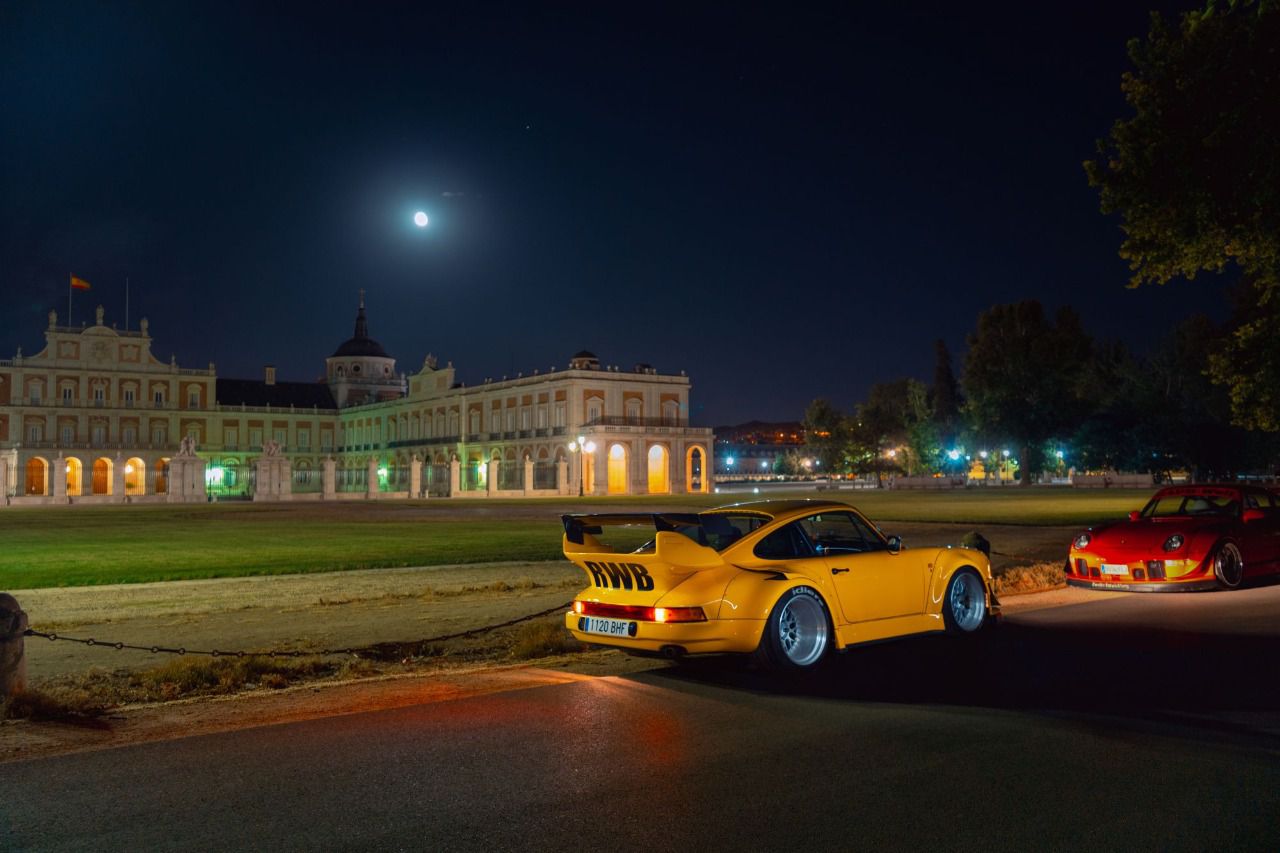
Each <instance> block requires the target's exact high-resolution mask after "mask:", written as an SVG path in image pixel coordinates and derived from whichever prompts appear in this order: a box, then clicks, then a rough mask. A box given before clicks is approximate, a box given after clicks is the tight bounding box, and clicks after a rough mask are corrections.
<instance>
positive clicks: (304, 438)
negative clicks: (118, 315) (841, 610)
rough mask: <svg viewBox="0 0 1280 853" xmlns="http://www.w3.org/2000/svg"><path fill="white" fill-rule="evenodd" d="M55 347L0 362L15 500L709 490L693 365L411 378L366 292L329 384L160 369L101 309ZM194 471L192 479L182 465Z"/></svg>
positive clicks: (53, 323) (4, 476)
mask: <svg viewBox="0 0 1280 853" xmlns="http://www.w3.org/2000/svg"><path fill="white" fill-rule="evenodd" d="M44 337H45V347H44V349H43V350H42V351H41V352H39V353H37V354H36V355H33V356H24V355H23V354H22V351H21V350H20V349H19V350H18V352H17V355H16V356H15V357H14V358H13V359H11V360H7V361H5V360H0V486H2V487H3V489H2V491H3V494H4V495H5V498H6V500H5V503H7V504H10V505H12V504H40V503H76V502H83V503H113V502H134V501H139V502H151V501H172V500H206V499H210V498H212V499H223V498H232V497H253V498H255V499H258V500H263V499H281V500H284V499H288V500H300V499H308V498H310V499H316V500H323V499H344V498H347V499H357V498H377V497H425V496H428V495H434V496H441V497H443V496H449V497H472V496H482V495H487V496H494V495H498V496H517V495H522V496H538V495H568V494H578V493H579V492H580V491H581V492H582V493H583V494H588V495H598V496H607V495H637V494H673V493H675V494H678V493H687V492H708V491H710V489H711V465H710V459H711V456H710V453H711V449H712V433H711V430H710V429H704V428H696V427H691V426H690V425H689V422H688V412H689V390H690V384H689V379H688V377H687V376H685V375H683V373H681V374H680V375H669V374H662V373H658V372H657V371H656V370H655V369H654V368H652V367H649V366H647V365H637V366H636V367H635V368H633V369H632V370H630V371H626V370H621V369H619V368H617V367H608V366H602V365H601V363H600V361H599V359H597V358H596V357H595V356H594V355H593V354H591V353H588V352H580V353H578V354H577V355H576V356H574V358H573V359H571V360H570V362H569V364H568V366H567V367H565V368H562V369H552V370H549V371H547V372H539V371H537V370H534V371H532V372H531V373H529V374H521V375H518V376H516V377H515V378H506V377H504V378H503V379H501V380H497V381H493V380H485V381H484V382H482V383H480V384H478V385H473V386H467V385H465V384H464V383H462V382H459V381H458V380H457V379H456V376H455V374H456V371H455V369H454V367H453V364H452V363H447V364H445V365H444V366H440V365H439V364H438V363H437V361H436V359H434V358H433V357H431V356H428V357H427V358H426V359H425V360H424V362H423V364H422V366H421V368H420V369H419V370H418V371H417V372H416V373H413V374H409V375H406V374H404V373H397V372H396V362H395V359H394V358H393V357H391V356H390V355H389V354H387V353H386V351H385V350H384V349H383V348H382V346H381V345H380V344H379V343H378V342H377V341H376V340H374V339H373V338H372V337H370V335H369V329H368V319H367V316H366V309H365V305H364V297H363V293H362V294H361V299H360V304H359V308H358V311H357V316H356V323H355V330H354V334H353V335H352V337H351V338H350V339H348V340H347V341H345V342H343V343H342V344H341V345H339V346H338V348H337V349H336V350H335V351H334V353H333V355H331V356H330V357H329V358H327V359H326V360H325V380H324V381H321V382H285V381H278V380H277V379H276V375H275V368H273V367H270V366H268V367H266V368H265V369H264V372H263V376H262V377H261V378H260V379H254V380H246V379H229V378H228V379H224V378H220V377H219V376H218V375H217V371H216V368H215V365H213V364H212V363H211V364H209V365H208V367H207V368H204V369H190V368H183V367H179V366H178V364H177V363H176V362H175V361H173V360H170V361H169V362H167V363H166V362H163V361H160V360H159V359H157V358H156V357H155V356H154V355H153V353H152V338H151V335H150V329H149V326H148V323H147V321H146V320H145V319H144V320H142V322H141V323H140V324H139V329H138V330H137V331H121V330H118V329H116V328H114V327H113V326H108V325H106V323H105V322H104V312H103V309H102V308H101V307H99V308H98V309H97V312H96V321H95V323H94V324H93V325H91V326H84V327H80V328H75V327H66V326H59V325H58V317H57V313H56V312H53V311H51V312H49V325H48V327H47V328H46V329H45V332H44ZM579 439H582V441H580V440H579ZM184 449H185V452H184ZM197 463H198V465H199V467H200V469H201V470H200V477H199V478H198V479H197V480H196V481H195V482H196V483H197V486H192V485H191V484H190V475H189V473H187V472H186V470H185V469H187V468H190V467H191V465H193V464H197ZM179 464H180V465H181V467H183V468H184V471H183V474H182V482H183V483H186V485H185V486H183V487H182V488H181V490H180V489H179V488H178V481H179V478H178V477H177V472H175V471H174V466H175V465H179ZM268 477H269V478H270V482H268ZM201 481H202V482H201ZM180 491H181V493H179V492H180Z"/></svg>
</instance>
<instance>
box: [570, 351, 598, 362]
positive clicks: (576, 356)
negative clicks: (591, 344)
mask: <svg viewBox="0 0 1280 853" xmlns="http://www.w3.org/2000/svg"><path fill="white" fill-rule="evenodd" d="M573 358H574V360H575V361H576V360H578V359H580V358H587V359H590V360H591V361H599V360H600V359H598V358H596V354H595V353H593V352H588V351H587V350H582V351H581V352H577V353H574V356H573Z"/></svg>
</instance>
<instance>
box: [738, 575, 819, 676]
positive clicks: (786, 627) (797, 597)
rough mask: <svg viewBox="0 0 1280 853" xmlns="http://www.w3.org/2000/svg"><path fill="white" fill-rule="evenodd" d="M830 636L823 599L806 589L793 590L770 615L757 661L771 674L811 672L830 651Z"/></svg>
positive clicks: (779, 602) (758, 650)
mask: <svg viewBox="0 0 1280 853" xmlns="http://www.w3.org/2000/svg"><path fill="white" fill-rule="evenodd" d="M831 634H832V631H831V617H830V615H829V614H828V612H827V604H826V602H825V601H823V600H822V596H821V595H819V594H818V592H817V590H814V589H812V588H810V587H807V586H797V587H793V588H792V589H789V590H787V591H786V592H785V593H783V594H782V597H781V598H779V599H778V603H777V604H775V605H773V610H771V611H770V612H769V618H768V619H767V620H766V621H765V624H764V634H763V635H762V636H761V637H760V645H759V647H758V648H757V649H756V660H757V661H758V662H759V663H760V664H761V665H762V666H763V667H765V668H766V669H769V670H772V671H774V672H787V673H801V672H812V671H813V670H814V669H816V668H817V666H818V665H819V664H821V663H822V660H823V658H824V657H826V654H827V651H828V650H829V649H830V648H831Z"/></svg>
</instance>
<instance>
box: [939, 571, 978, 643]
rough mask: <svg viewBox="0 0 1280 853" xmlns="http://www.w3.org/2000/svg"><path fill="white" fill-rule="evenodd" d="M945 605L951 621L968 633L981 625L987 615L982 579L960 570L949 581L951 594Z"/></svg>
mask: <svg viewBox="0 0 1280 853" xmlns="http://www.w3.org/2000/svg"><path fill="white" fill-rule="evenodd" d="M947 606H948V607H950V608H951V622H952V624H954V625H955V626H956V628H958V629H960V630H961V631H964V632H966V633H968V632H969V631H976V630H978V629H979V628H981V627H982V620H983V619H984V618H985V617H986V615H987V599H986V596H985V595H984V594H983V592H982V581H980V580H978V579H977V577H975V576H974V575H973V574H971V573H970V572H961V573H960V574H958V575H956V576H955V577H954V578H953V579H952V581H951V595H950V596H948V601H947Z"/></svg>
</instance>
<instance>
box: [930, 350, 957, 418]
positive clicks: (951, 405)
mask: <svg viewBox="0 0 1280 853" xmlns="http://www.w3.org/2000/svg"><path fill="white" fill-rule="evenodd" d="M933 351H934V366H933V388H932V389H931V390H932V392H933V421H934V423H935V424H936V425H937V427H938V431H939V432H940V434H941V437H942V439H943V440H944V441H952V440H954V439H955V433H956V425H957V423H958V422H959V418H960V386H959V384H957V382H956V376H955V373H953V372H952V370H951V351H950V350H948V349H947V344H946V341H944V340H942V339H941V338H939V339H938V340H937V342H936V343H934V345H933Z"/></svg>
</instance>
